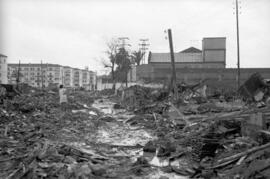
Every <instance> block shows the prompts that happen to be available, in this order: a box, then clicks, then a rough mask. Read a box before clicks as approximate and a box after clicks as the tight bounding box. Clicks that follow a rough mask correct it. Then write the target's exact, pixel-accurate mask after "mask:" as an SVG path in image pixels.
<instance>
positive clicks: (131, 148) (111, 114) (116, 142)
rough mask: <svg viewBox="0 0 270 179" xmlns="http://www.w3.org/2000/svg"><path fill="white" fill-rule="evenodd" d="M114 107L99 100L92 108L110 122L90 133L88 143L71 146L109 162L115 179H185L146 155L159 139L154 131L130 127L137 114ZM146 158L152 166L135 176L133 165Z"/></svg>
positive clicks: (155, 158)
mask: <svg viewBox="0 0 270 179" xmlns="http://www.w3.org/2000/svg"><path fill="white" fill-rule="evenodd" d="M114 104H115V103H113V102H112V101H110V100H109V99H102V100H96V101H95V102H94V104H93V105H92V107H94V108H95V109H98V110H99V111H100V112H102V113H104V115H105V116H106V117H107V118H108V119H109V120H105V122H104V123H101V124H100V125H99V126H98V127H97V130H96V132H95V133H93V134H87V137H88V140H87V142H83V143H79V142H73V143H71V145H73V146H75V147H78V148H79V149H80V150H82V151H84V152H87V153H90V154H92V155H93V156H96V158H99V159H101V158H103V159H104V160H106V163H107V166H106V168H107V174H108V175H109V176H111V177H120V178H126V177H127V176H131V177H132V178H153V179H158V178H160V177H161V176H166V177H168V178H172V179H173V178H177V179H179V178H180V179H181V178H185V177H182V176H179V175H176V174H174V173H164V172H163V171H161V170H160V168H159V167H164V166H168V165H169V162H168V161H163V160H162V159H160V158H157V157H156V156H155V154H150V153H144V152H143V146H144V145H145V144H146V143H147V142H148V141H150V140H153V139H154V138H155V136H154V134H153V131H151V130H147V129H145V128H143V127H141V126H136V127H134V126H130V125H129V123H126V121H127V120H128V119H130V118H131V117H133V116H134V114H132V113H130V112H127V111H126V110H124V109H114V108H113V106H114ZM73 112H75V113H76V112H78V111H73ZM81 112H82V111H81ZM84 112H85V113H89V115H90V116H91V115H95V113H96V112H93V111H91V110H85V111H84ZM104 115H103V117H104ZM100 120H102V119H100ZM142 156H143V157H144V158H145V159H147V161H148V163H149V164H150V167H149V168H147V169H144V170H143V173H142V174H140V176H138V175H136V174H135V175H134V171H133V169H134V166H133V164H134V163H135V162H136V160H137V159H138V158H139V157H142ZM140 172H141V171H140ZM135 173H136V172H135Z"/></svg>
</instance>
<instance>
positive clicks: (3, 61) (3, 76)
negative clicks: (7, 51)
mask: <svg viewBox="0 0 270 179" xmlns="http://www.w3.org/2000/svg"><path fill="white" fill-rule="evenodd" d="M7 83H8V67H7V56H6V55H2V54H0V84H7Z"/></svg>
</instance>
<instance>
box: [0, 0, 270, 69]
mask: <svg viewBox="0 0 270 179" xmlns="http://www.w3.org/2000/svg"><path fill="white" fill-rule="evenodd" d="M240 6H241V9H240V11H241V14H240V17H239V18H240V45H241V49H240V53H241V54H240V55H241V66H242V67H270V35H269V32H270V20H269V17H270V1H269V0H241V4H240ZM233 13H234V0H166V1H165V0H125V1H124V0H92V1H91V0H88V1H87V0H0V17H1V19H0V20H1V21H0V26H1V28H0V30H1V32H0V42H1V44H0V53H2V54H5V55H7V56H8V60H9V62H11V63H17V62H18V61H19V60H21V62H22V63H30V62H31V63H40V61H41V60H42V61H43V63H46V62H47V63H57V64H61V65H69V66H72V67H78V68H84V67H85V66H89V68H90V69H91V70H94V71H102V64H101V63H100V59H101V58H102V57H104V51H105V50H106V42H107V41H109V40H110V39H111V38H113V37H115V38H117V37H129V38H130V44H131V45H132V47H131V48H132V49H133V50H137V49H138V43H139V39H141V38H148V39H149V43H150V47H149V48H150V50H151V51H152V52H169V45H168V41H167V40H166V39H165V36H166V34H165V33H164V30H165V29H168V28H172V32H173V41H174V48H175V49H174V50H175V52H179V51H181V50H183V49H186V48H188V47H190V46H195V47H197V48H199V49H201V40H202V38H203V37H218V36H221V37H226V38H227V54H226V55H227V67H236V63H237V62H236V61H237V58H236V57H237V56H236V25H235V23H236V20H235V15H234V14H233Z"/></svg>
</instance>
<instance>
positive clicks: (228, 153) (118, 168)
mask: <svg viewBox="0 0 270 179" xmlns="http://www.w3.org/2000/svg"><path fill="white" fill-rule="evenodd" d="M269 86H270V85H269V84H268V82H266V81H264V79H263V78H262V77H261V76H260V75H259V74H254V75H252V76H251V77H250V79H249V80H247V81H246V82H245V83H244V84H243V85H242V86H241V88H240V89H239V90H238V91H237V92H235V91H226V92H224V91H222V90H217V89H210V87H207V86H206V85H205V84H204V82H200V83H198V84H194V85H187V84H184V83H181V84H179V85H178V88H177V89H178V94H179V96H178V98H177V99H175V98H173V95H172V93H171V92H170V91H168V90H167V89H165V88H164V89H154V88H146V87H142V86H132V87H129V88H126V89H123V90H122V91H118V94H114V92H113V91H112V90H105V91H101V92H86V91H68V103H64V104H61V105H60V104H59V95H58V92H57V91H52V90H43V91H42V90H38V89H31V90H29V91H25V92H21V93H20V94H18V95H15V96H13V97H12V98H4V100H3V102H2V103H1V104H0V118H1V120H0V146H1V147H0V178H5V179H6V178H7V179H13V178H14V179H16V178H60V179H66V178H70V179H72V178H97V179H99V178H100V179H101V178H115V179H118V178H119V179H121V178H123V179H136V178H145V179H148V178H149V179H150V178H153V179H168V178H169V179H171V178H172V179H174V178H175V179H179V178H180V179H181V178H183V179H184V178H205V179H208V178H228V179H231V178H235V179H236V178H240V179H242V178H243V179H246V178H269V177H270V105H269V103H270V98H269V97H270V95H269V94H270V93H269V92H270V90H269V89H270V88H269Z"/></svg>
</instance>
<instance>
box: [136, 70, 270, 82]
mask: <svg viewBox="0 0 270 179" xmlns="http://www.w3.org/2000/svg"><path fill="white" fill-rule="evenodd" d="M146 70H148V71H146ZM255 72H259V73H260V74H261V75H262V77H263V78H266V79H270V68H242V69H241V70H240V74H241V75H240V82H241V84H242V83H243V82H244V81H246V80H247V79H248V78H249V77H250V75H252V74H253V73H255ZM171 74H172V70H171V68H167V67H162V66H159V67H158V68H157V67H154V66H152V65H149V66H148V67H141V66H137V74H136V75H137V76H136V79H137V81H138V80H139V81H144V82H146V83H149V82H153V83H163V84H168V82H170V79H171ZM176 77H177V81H179V82H180V81H184V82H187V83H196V82H198V81H200V80H205V79H207V80H208V81H211V83H213V84H217V85H227V86H228V87H229V86H232V87H237V69H236V68H216V69H211V68H201V69H199V68H177V69H176Z"/></svg>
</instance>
